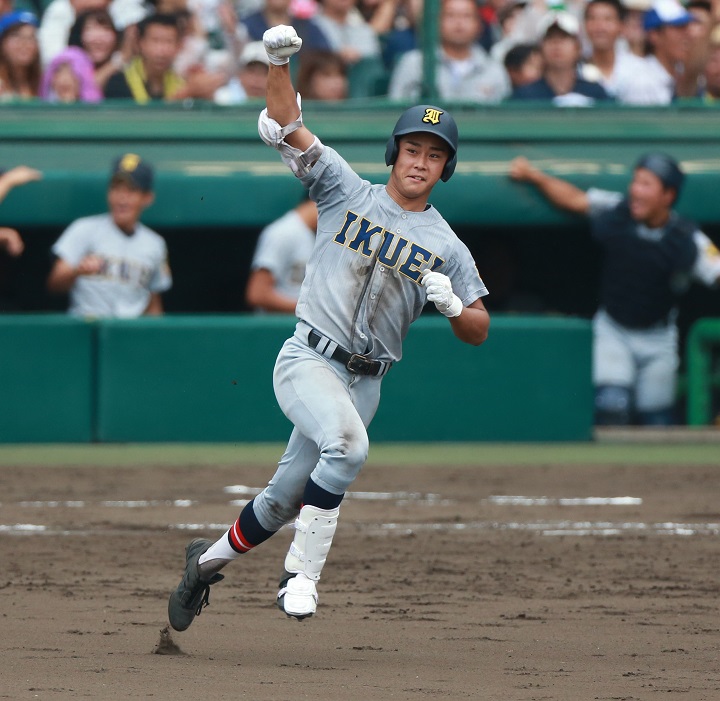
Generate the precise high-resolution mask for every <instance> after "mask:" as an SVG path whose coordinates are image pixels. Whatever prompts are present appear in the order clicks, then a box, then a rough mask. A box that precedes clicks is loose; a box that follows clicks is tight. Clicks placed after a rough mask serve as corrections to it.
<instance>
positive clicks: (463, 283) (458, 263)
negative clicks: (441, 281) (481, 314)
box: [448, 239, 489, 307]
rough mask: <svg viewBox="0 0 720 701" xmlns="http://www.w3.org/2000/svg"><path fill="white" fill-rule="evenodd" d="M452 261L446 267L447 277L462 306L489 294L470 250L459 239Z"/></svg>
mask: <svg viewBox="0 0 720 701" xmlns="http://www.w3.org/2000/svg"><path fill="white" fill-rule="evenodd" d="M453 263H454V264H453V265H452V266H451V267H450V268H449V269H448V277H449V278H450V282H452V286H453V292H454V293H455V294H456V295H457V296H458V297H459V298H460V300H461V301H462V303H463V306H464V307H467V306H469V305H471V304H472V303H473V302H475V301H477V300H478V299H480V298H481V297H485V296H486V295H487V294H489V292H488V289H487V287H486V286H485V283H484V282H483V279H482V278H481V277H480V272H479V271H478V268H477V265H476V264H475V260H474V259H473V257H472V254H471V253H470V250H469V249H468V247H467V246H466V245H465V244H464V243H463V242H462V241H460V240H459V239H458V249H457V255H456V256H454V261H453Z"/></svg>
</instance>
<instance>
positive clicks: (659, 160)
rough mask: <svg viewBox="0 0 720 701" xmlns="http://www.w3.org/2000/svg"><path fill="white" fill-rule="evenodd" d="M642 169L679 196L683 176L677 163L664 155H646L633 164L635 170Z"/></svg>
mask: <svg viewBox="0 0 720 701" xmlns="http://www.w3.org/2000/svg"><path fill="white" fill-rule="evenodd" d="M638 168H644V169H645V170H649V171H650V172H651V173H652V174H653V175H655V176H656V177H657V178H658V179H659V180H660V182H661V183H662V184H663V185H664V186H665V187H671V188H674V190H675V192H676V193H677V194H678V195H679V194H680V188H681V187H682V184H683V180H685V174H684V173H683V172H682V170H681V169H680V166H679V165H678V162H677V161H676V160H675V159H674V158H672V157H671V156H668V155H667V154H665V153H646V154H645V155H644V156H641V157H640V159H639V160H638V162H637V163H636V164H635V169H636V170H637V169H638Z"/></svg>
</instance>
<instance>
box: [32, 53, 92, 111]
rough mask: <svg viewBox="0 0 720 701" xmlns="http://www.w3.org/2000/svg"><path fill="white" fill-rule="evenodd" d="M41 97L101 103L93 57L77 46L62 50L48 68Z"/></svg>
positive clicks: (41, 89)
mask: <svg viewBox="0 0 720 701" xmlns="http://www.w3.org/2000/svg"><path fill="white" fill-rule="evenodd" d="M40 97H41V98H42V99H43V100H46V101H47V102H63V103H72V102H100V100H102V91H101V90H100V88H99V87H98V86H97V83H96V82H95V73H94V71H93V64H92V61H91V60H90V57H89V56H88V55H87V54H86V53H85V52H84V51H83V50H82V49H79V48H78V47H77V46H69V47H68V48H67V49H64V50H63V51H61V52H60V53H59V54H58V55H57V56H56V57H55V58H54V59H53V60H52V61H50V65H49V66H48V67H47V68H46V69H45V73H44V74H43V78H42V83H41V85H40Z"/></svg>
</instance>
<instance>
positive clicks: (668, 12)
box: [643, 0, 695, 31]
mask: <svg viewBox="0 0 720 701" xmlns="http://www.w3.org/2000/svg"><path fill="white" fill-rule="evenodd" d="M694 21H695V17H694V16H693V15H692V14H691V13H690V12H688V11H687V10H686V9H685V8H684V7H683V6H682V5H681V4H680V3H679V2H678V1H677V0H656V1H655V2H654V3H653V5H652V7H651V8H650V9H649V10H648V11H647V12H646V13H645V15H644V16H643V27H644V28H645V31H649V30H651V29H659V28H660V27H664V26H666V25H670V26H672V27H684V26H686V25H688V24H690V22H694Z"/></svg>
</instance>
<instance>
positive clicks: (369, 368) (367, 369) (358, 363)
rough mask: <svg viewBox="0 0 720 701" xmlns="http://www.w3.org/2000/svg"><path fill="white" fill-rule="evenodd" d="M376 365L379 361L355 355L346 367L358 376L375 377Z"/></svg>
mask: <svg viewBox="0 0 720 701" xmlns="http://www.w3.org/2000/svg"><path fill="white" fill-rule="evenodd" d="M376 363H377V361H375V360H370V359H369V358H366V357H365V356H364V355H360V354H359V353H353V354H352V355H351V356H350V359H349V360H348V361H347V363H346V364H345V367H346V368H347V369H348V370H350V372H354V373H356V374H357V375H374V374H376V369H375V368H376Z"/></svg>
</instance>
